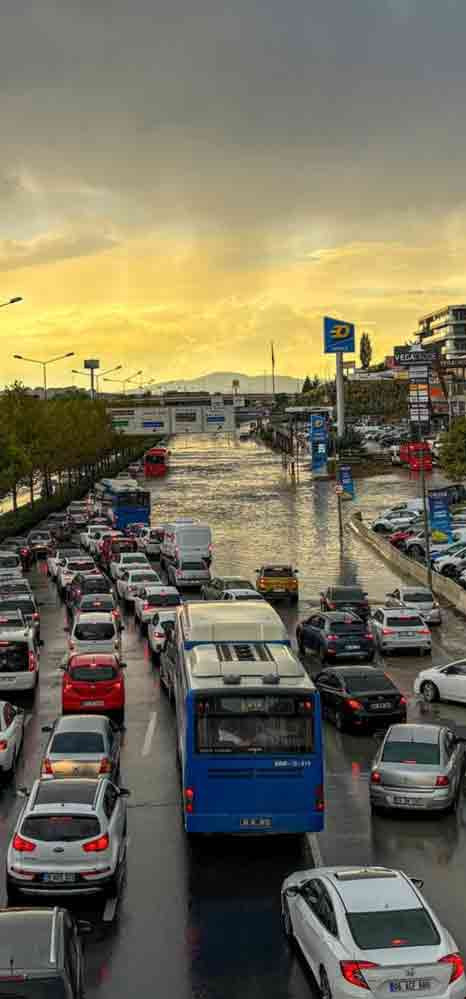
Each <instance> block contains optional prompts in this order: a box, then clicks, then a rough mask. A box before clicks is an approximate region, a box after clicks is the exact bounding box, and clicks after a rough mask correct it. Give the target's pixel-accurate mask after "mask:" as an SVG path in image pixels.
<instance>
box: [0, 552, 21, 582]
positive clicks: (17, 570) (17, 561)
mask: <svg viewBox="0 0 466 999" xmlns="http://www.w3.org/2000/svg"><path fill="white" fill-rule="evenodd" d="M22 575H23V563H22V561H21V558H20V556H19V555H17V554H16V552H7V551H1V552H0V577H1V576H22Z"/></svg>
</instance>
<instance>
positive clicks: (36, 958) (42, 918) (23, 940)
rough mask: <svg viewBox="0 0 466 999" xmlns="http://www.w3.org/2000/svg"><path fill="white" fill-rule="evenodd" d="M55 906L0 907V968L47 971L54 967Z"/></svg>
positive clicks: (5, 969)
mask: <svg viewBox="0 0 466 999" xmlns="http://www.w3.org/2000/svg"><path fill="white" fill-rule="evenodd" d="M57 912H58V910H57V909H52V908H50V909H39V908H38V909H2V910H0V971H2V972H5V971H6V972H8V974H10V973H11V972H12V970H13V972H14V971H16V970H18V971H20V970H21V971H26V970H27V971H41V970H43V969H45V970H47V971H50V969H51V968H53V967H55V966H56V958H55V957H54V955H55V948H54V923H55V921H56V917H57Z"/></svg>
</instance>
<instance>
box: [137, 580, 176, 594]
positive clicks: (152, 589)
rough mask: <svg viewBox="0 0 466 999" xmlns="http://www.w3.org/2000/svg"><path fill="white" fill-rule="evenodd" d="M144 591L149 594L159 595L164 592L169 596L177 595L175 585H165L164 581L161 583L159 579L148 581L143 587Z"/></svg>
mask: <svg viewBox="0 0 466 999" xmlns="http://www.w3.org/2000/svg"><path fill="white" fill-rule="evenodd" d="M144 592H145V593H147V594H148V595H149V596H150V595H151V594H155V595H156V596H159V597H160V596H165V594H170V596H173V595H175V596H178V595H179V591H178V590H177V588H176V586H167V585H166V583H163V582H162V581H160V583H148V585H147V586H145V587H144Z"/></svg>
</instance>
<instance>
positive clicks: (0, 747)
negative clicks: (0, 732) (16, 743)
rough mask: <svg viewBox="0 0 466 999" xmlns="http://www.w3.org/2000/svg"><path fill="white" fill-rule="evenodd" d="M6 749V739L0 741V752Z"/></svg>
mask: <svg viewBox="0 0 466 999" xmlns="http://www.w3.org/2000/svg"><path fill="white" fill-rule="evenodd" d="M6 749H8V739H0V752H2V753H4V752H5V750H6Z"/></svg>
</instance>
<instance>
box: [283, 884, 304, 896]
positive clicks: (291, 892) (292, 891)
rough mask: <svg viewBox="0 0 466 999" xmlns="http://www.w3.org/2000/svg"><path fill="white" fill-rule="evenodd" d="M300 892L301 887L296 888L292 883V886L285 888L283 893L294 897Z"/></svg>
mask: <svg viewBox="0 0 466 999" xmlns="http://www.w3.org/2000/svg"><path fill="white" fill-rule="evenodd" d="M300 894H301V889H300V888H298V886H297V885H293V886H292V887H290V888H287V889H286V891H285V895H287V896H288V898H296V897H297V896H298V895H300Z"/></svg>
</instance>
